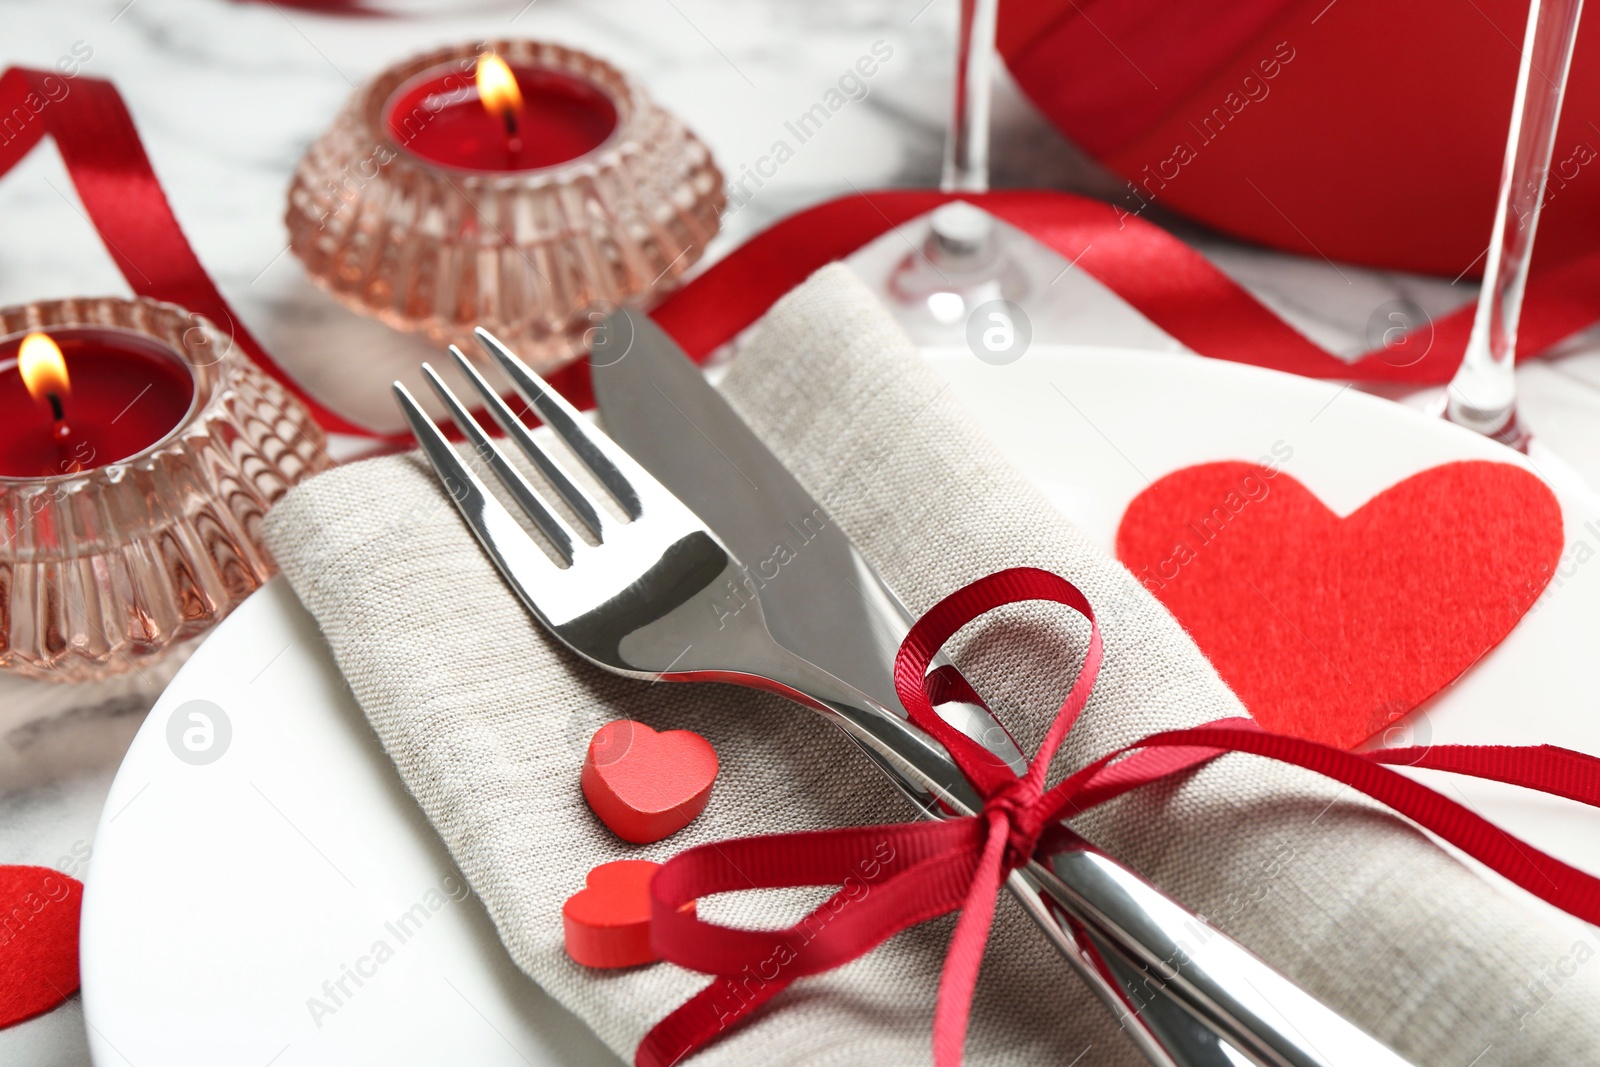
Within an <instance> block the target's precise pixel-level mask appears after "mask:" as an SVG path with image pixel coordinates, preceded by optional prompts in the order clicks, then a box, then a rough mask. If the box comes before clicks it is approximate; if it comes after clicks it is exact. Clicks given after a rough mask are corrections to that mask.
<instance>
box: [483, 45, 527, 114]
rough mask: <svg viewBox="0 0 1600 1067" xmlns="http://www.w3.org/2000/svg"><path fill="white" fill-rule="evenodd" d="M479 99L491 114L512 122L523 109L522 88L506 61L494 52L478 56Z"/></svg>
mask: <svg viewBox="0 0 1600 1067" xmlns="http://www.w3.org/2000/svg"><path fill="white" fill-rule="evenodd" d="M477 82H478V99H479V100H481V101H483V106H484V107H486V108H488V109H489V113H490V114H491V115H497V116H499V117H500V118H501V120H503V121H506V122H507V123H510V122H512V121H514V119H515V117H516V113H517V112H519V111H521V110H522V90H521V89H518V88H517V79H516V75H514V74H512V73H511V68H510V67H508V66H506V61H505V60H503V59H501V58H500V57H499V56H497V55H495V54H494V53H493V52H488V53H485V54H484V55H482V56H479V57H478V74H477Z"/></svg>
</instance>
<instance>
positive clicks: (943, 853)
mask: <svg viewBox="0 0 1600 1067" xmlns="http://www.w3.org/2000/svg"><path fill="white" fill-rule="evenodd" d="M1028 600H1043V601H1050V602H1053V603H1057V604H1062V605H1065V606H1066V607H1069V608H1072V609H1073V610H1075V611H1077V612H1078V613H1080V614H1081V615H1083V616H1084V617H1085V618H1086V619H1088V620H1089V623H1090V636H1089V646H1088V650H1087V652H1086V653H1085V655H1084V660H1083V665H1082V666H1081V667H1080V668H1079V670H1078V677H1077V679H1076V680H1075V681H1074V682H1073V684H1072V688H1071V690H1070V691H1069V692H1068V693H1067V696H1066V699H1065V700H1064V701H1063V702H1062V704H1061V708H1060V710H1059V711H1057V712H1056V717H1055V719H1054V721H1053V722H1052V723H1051V724H1050V728H1049V730H1048V732H1047V733H1046V735H1045V738H1044V741H1043V743H1042V744H1041V745H1040V746H1039V751H1038V752H1037V753H1036V754H1035V755H1034V757H1033V760H1032V761H1031V762H1030V763H1029V764H1028V769H1027V771H1026V773H1024V774H1023V775H1021V776H1018V775H1016V774H1014V773H1013V772H1012V771H1011V770H1010V769H1009V768H1007V767H1006V765H1005V764H1003V763H1001V762H999V761H998V760H997V759H996V758H995V757H994V756H993V755H992V754H991V753H990V752H988V750H986V749H984V748H983V747H982V746H981V745H979V744H977V743H976V742H974V741H972V740H971V739H969V738H968V737H967V736H966V735H965V734H962V733H961V732H959V731H957V730H956V729H954V728H953V727H951V726H949V725H947V724H946V723H945V722H944V720H942V719H941V718H939V716H938V715H937V714H936V713H935V712H934V710H933V703H932V701H931V700H930V690H937V689H940V688H947V687H948V686H950V685H951V682H950V679H949V678H948V677H943V676H941V673H940V672H938V671H935V672H933V673H932V674H929V673H928V668H929V666H930V664H931V663H932V661H933V657H934V656H935V655H936V654H937V653H938V651H939V649H940V647H941V646H942V645H943V644H944V643H945V642H946V641H947V640H949V638H950V637H951V636H953V635H954V634H955V633H956V631H958V630H960V629H961V628H962V627H963V626H965V625H966V624H967V623H969V622H971V621H973V620H974V619H977V618H978V617H980V616H982V615H984V614H985V613H987V612H989V611H992V610H994V609H995V608H998V607H1002V606H1004V605H1006V604H1014V603H1019V602H1022V601H1028ZM1100 657H1101V644H1100V628H1099V624H1098V623H1096V622H1095V618H1094V612H1093V610H1092V609H1091V608H1090V605H1089V602H1088V600H1087V598H1085V597H1084V595H1083V594H1082V593H1081V592H1080V591H1079V590H1078V588H1077V587H1076V586H1074V585H1073V584H1072V583H1071V582H1068V581H1067V580H1066V579H1064V578H1061V577H1059V576H1058V575H1055V574H1052V573H1050V572H1048V571H1042V570H1036V569H1034V568H1028V567H1022V568H1015V569H1011V570H1005V571H1000V572H998V573H996V574H992V575H989V576H988V577H986V578H981V579H979V580H978V581H976V582H973V583H972V584H971V585H968V586H966V587H964V588H962V589H959V590H957V591H956V592H954V593H952V594H951V595H950V596H948V597H946V598H945V599H943V600H941V601H940V602H939V603H938V604H936V605H934V607H933V608H932V610H930V611H929V612H928V613H927V614H926V615H924V616H923V617H922V618H921V619H919V620H918V621H917V623H916V625H915V626H913V627H912V628H911V632H910V633H909V634H907V635H906V639H905V641H904V642H903V643H902V644H901V646H900V652H899V655H898V657H897V658H896V660H895V691H896V692H897V693H898V694H899V697H900V700H901V702H902V703H903V704H904V705H905V708H906V710H907V711H908V712H909V713H910V716H911V721H912V722H913V723H915V724H916V725H917V726H919V727H921V728H922V729H923V730H926V731H927V732H928V733H929V734H931V735H933V737H935V738H936V739H937V740H938V741H939V742H940V743H941V744H943V745H944V746H945V747H946V748H947V749H948V750H949V751H950V754H951V756H952V757H953V758H954V759H955V761H956V763H957V765H958V766H959V767H960V768H961V770H962V772H963V773H964V774H966V775H967V777H968V778H969V779H970V780H971V782H972V784H973V786H974V787H975V788H976V789H977V791H978V792H979V793H980V794H981V795H982V796H983V797H984V804H983V808H982V810H981V811H980V812H979V813H978V814H977V815H973V816H964V817H961V818H952V819H946V820H943V821H937V822H919V823H908V824H900V825H891V826H866V827H859V828H853V829H845V830H823V831H817V832H813V833H798V834H779V835H775V836H771V837H753V838H743V839H740V840H735V841H724V842H720V843H717V844H710V845H700V846H698V847H696V848H692V849H689V850H687V851H686V852H683V853H682V854H680V855H678V856H677V857H675V858H673V859H672V860H670V861H668V862H667V864H666V865H665V866H663V867H662V869H661V870H660V871H659V872H657V874H656V876H655V879H654V880H653V881H652V883H651V886H650V893H651V900H652V916H651V924H652V927H651V940H652V942H653V943H654V945H655V948H656V950H657V951H658V952H659V953H660V955H661V957H662V958H663V959H667V960H670V961H672V962H673V963H676V964H678V965H680V966H683V967H687V968H689V969H691V970H695V971H699V972H701V973H703V974H709V975H713V976H714V978H715V980H714V981H712V983H711V984H710V985H708V986H706V987H705V988H704V989H702V990H701V991H700V992H699V993H698V994H696V995H695V996H694V997H693V998H691V999H690V1000H689V1001H687V1002H686V1003H684V1004H683V1005H682V1006H680V1007H679V1008H677V1009H676V1010H675V1011H673V1012H672V1013H671V1014H670V1015H668V1016H667V1017H666V1018H665V1019H663V1020H662V1021H661V1022H660V1023H658V1024H656V1026H655V1027H654V1028H653V1029H652V1030H651V1031H650V1032H649V1033H648V1034H646V1035H645V1038H644V1040H643V1041H642V1042H641V1043H640V1045H639V1048H638V1050H637V1051H636V1053H635V1054H634V1063H635V1064H636V1065H637V1067H668V1065H670V1064H675V1063H677V1062H679V1061H680V1060H682V1059H683V1058H684V1057H686V1056H689V1055H692V1054H693V1053H694V1052H696V1051H697V1050H699V1049H700V1048H702V1047H704V1046H705V1045H706V1044H708V1043H709V1042H711V1041H713V1040H715V1039H716V1038H717V1037H718V1036H719V1035H720V1034H722V1033H723V1032H724V1031H725V1030H726V1029H727V1028H728V1027H730V1026H732V1025H735V1024H736V1023H738V1022H739V1021H740V1020H741V1019H743V1018H744V1017H745V1016H747V1015H749V1014H750V1013H751V1012H753V1011H755V1010H756V1009H757V1008H759V1007H760V1006H761V1005H762V1004H764V1003H766V1002H767V1001H768V1000H770V999H772V997H774V996H776V995H777V994H778V993H779V992H780V991H782V990H783V989H784V988H785V987H786V986H787V985H788V984H789V983H790V982H792V981H794V980H795V979H796V978H801V977H804V976H805V975H808V974H817V973H819V972H821V971H826V970H829V969H831V968H834V967H838V966H840V965H842V964H845V963H848V962H850V961H851V960H853V959H855V958H857V957H858V956H861V955H862V954H864V953H866V952H868V951H869V950H871V949H872V948H874V947H875V946H877V945H878V944H880V943H882V942H883V941H885V940H887V939H888V938H890V937H892V936H894V935H895V934H896V933H898V932H900V931H901V930H904V929H906V928H907V927H909V926H914V925H916V924H918V923H921V922H925V921H927V920H928V919H932V918H935V917H937V916H940V915H945V914H948V913H949V912H952V911H956V910H958V909H959V911H960V917H959V918H958V919H957V921H956V928H955V932H954V933H953V934H952V936H951V938H950V948H949V951H948V952H947V954H946V956H945V963H944V971H943V974H942V975H941V977H940V982H939V994H938V1003H937V1006H936V1009H935V1015H934V1024H933V1049H934V1062H935V1063H936V1064H938V1065H939V1067H951V1065H956V1064H959V1063H960V1062H961V1055H962V1046H963V1044H964V1042H965V1038H966V1032H967V1018H968V1013H969V1010H970V1006H971V1001H972V993H973V990H974V988H975V987H976V984H977V979H978V968H979V964H980V963H981V961H982V958H983V951H984V946H985V944H986V942H987V941H988V936H989V928H990V925H991V923H992V922H993V918H994V908H995V899H996V897H997V895H998V893H999V891H1000V887H1001V885H1002V884H1003V882H1004V880H1005V876H1006V874H1007V873H1008V872H1009V871H1011V870H1013V869H1015V868H1017V867H1019V866H1021V865H1022V864H1024V863H1026V862H1027V861H1028V858H1029V857H1030V856H1032V854H1033V852H1034V848H1035V845H1036V844H1037V842H1038V840H1039V837H1040V834H1041V833H1042V832H1043V831H1044V829H1045V828H1046V827H1048V826H1049V825H1051V824H1052V823H1054V822H1056V821H1057V820H1058V819H1061V818H1063V817H1066V816H1069V815H1074V814H1077V813H1079V812H1082V811H1085V810H1087V809H1089V808H1092V807H1094V806H1095V805H1097V804H1102V803H1104V802H1106V801H1108V800H1111V799H1113V798H1115V797H1118V796H1121V795H1123V794H1124V793H1127V792H1128V791H1129V790H1132V789H1136V788H1138V787H1139V786H1142V785H1147V784H1149V783H1151V782H1154V781H1157V780H1159V779H1162V778H1166V777H1168V776H1170V775H1173V774H1176V773H1178V772H1181V771H1185V770H1189V769H1191V768H1194V767H1196V766H1198V765H1200V764H1202V763H1205V762H1206V761H1208V760H1211V759H1214V758H1215V757H1217V756H1219V755H1222V754H1223V753H1225V752H1247V753H1253V754H1255V755H1258V756H1266V757H1268V758H1270V759H1275V760H1278V761H1279V762H1282V763H1288V764H1291V765H1293V766H1297V767H1304V768H1307V769H1309V770H1313V771H1316V772H1318V773H1319V774H1322V775H1324V776H1325V777H1328V778H1332V779H1333V780H1335V781H1338V782H1342V783H1344V784H1345V785H1347V786H1349V787H1351V788H1352V789H1355V790H1357V791H1359V792H1361V793H1365V794H1366V795H1367V796H1369V797H1372V798H1373V799H1375V800H1378V801H1381V802H1382V803H1384V804H1386V805H1388V806H1389V807H1390V808H1391V809H1392V810H1394V811H1395V812H1397V813H1399V814H1401V815H1404V816H1405V817H1407V818H1409V819H1410V820H1412V821H1413V822H1415V823H1416V824H1418V825H1419V826H1421V827H1423V828H1424V829H1427V830H1429V831H1431V832H1432V833H1434V834H1436V835H1438V836H1439V837H1440V838H1442V839H1443V840H1445V841H1448V842H1450V843H1451V844H1453V845H1455V846H1456V847H1458V848H1460V849H1461V850H1462V851H1463V852H1465V853H1467V854H1468V855H1470V856H1472V857H1473V858H1475V859H1477V860H1478V861H1479V862H1481V863H1483V864H1484V865H1485V866H1487V867H1489V868H1491V869H1493V870H1495V871H1497V872H1498V873H1500V874H1502V875H1504V876H1505V877H1507V878H1509V879H1510V880H1511V881H1513V882H1515V883H1516V884H1518V885H1520V886H1522V888H1524V889H1526V890H1528V891H1529V892H1531V893H1533V894H1535V895H1536V896H1539V897H1542V898H1543V899H1545V900H1547V901H1549V902H1550V903H1552V904H1555V905H1556V906H1558V907H1560V908H1563V909H1564V910H1566V911H1568V912H1570V913H1571V914H1573V915H1575V916H1577V917H1578V918H1580V919H1583V920H1584V921H1586V922H1590V923H1594V922H1597V921H1600V879H1596V878H1594V877H1592V876H1590V875H1588V874H1585V873H1584V872H1582V871H1579V870H1577V869H1575V868H1573V867H1570V866H1568V865H1567V864H1565V863H1562V862H1561V861H1560V860H1558V859H1555V858H1554V857H1552V856H1549V855H1547V854H1545V853H1543V852H1541V851H1539V850H1538V849H1536V848H1534V847H1533V846H1531V845H1528V844H1526V843H1524V842H1522V841H1519V840H1517V839H1516V838H1514V837H1512V836H1511V835H1510V834H1507V833H1506V832H1505V831H1503V830H1501V829H1499V828H1498V827H1496V826H1495V825H1494V824H1492V823H1490V822H1488V821H1487V820H1485V819H1483V818H1482V817H1480V816H1478V815H1476V814H1474V813H1473V812H1471V811H1470V810H1468V809H1467V808H1465V807H1463V806H1462V805H1460V804H1457V803H1456V802H1454V801H1452V800H1450V799H1448V798H1447V797H1445V796H1443V795H1441V794H1439V793H1436V792H1434V791H1433V790H1432V789H1429V788H1428V787H1426V786H1424V785H1420V784H1418V783H1417V782H1415V781H1413V780H1412V779H1410V778H1408V777H1406V776H1405V775H1402V774H1399V773H1397V772H1395V771H1393V770H1391V769H1389V767H1388V766H1386V764H1395V765H1402V766H1410V767H1421V768H1426V769H1430V770H1440V771H1452V772H1455V773H1457V774H1467V775H1472V776H1474V777H1478V778H1488V779H1493V780H1495V781H1500V782H1508V783H1511V784H1514V785H1520V786H1525V787H1527V788H1531V789H1538V790H1541V791H1543V792H1547V793H1552V794H1555V795H1557V796H1564V797H1568V798H1570V799H1572V800H1577V801H1580V802H1582V803H1585V804H1589V805H1591V806H1596V807H1600V760H1597V759H1595V758H1593V757H1591V756H1586V755H1584V754H1582V753H1579V752H1572V751H1569V750H1567V749H1561V748H1555V747H1552V746H1548V745H1543V746H1536V747H1527V748H1518V747H1509V746H1499V745H1490V746H1482V747H1474V746H1461V745H1444V746H1437V747H1415V748H1398V749H1384V750H1382V751H1379V752H1371V753H1353V752H1346V751H1344V750H1342V749H1337V748H1332V747H1330V746H1328V745H1323V744H1320V743H1318V742H1315V741H1307V740H1303V739H1301V738H1297V737H1289V736H1286V735H1283V734H1274V733H1268V732H1267V731H1265V730H1263V729H1261V728H1260V727H1259V726H1257V725H1256V724H1255V723H1254V722H1252V721H1251V720H1249V719H1221V720H1218V721H1216V722H1211V723H1206V724H1204V725H1202V726H1197V727H1192V728H1188V729H1181V730H1167V731H1163V732H1161V733H1156V734H1152V735H1150V736H1148V737H1145V738H1142V739H1141V740H1139V741H1136V742H1134V743H1133V744H1130V745H1126V746H1124V747H1122V748H1119V749H1117V750H1116V751H1114V752H1110V753H1108V754H1106V755H1105V756H1102V757H1101V758H1099V759H1097V760H1095V761H1094V762H1092V763H1090V764H1089V765H1088V766H1086V767H1083V768H1082V769H1080V770H1078V771H1077V772H1075V773H1074V774H1072V775H1070V776H1069V777H1067V778H1066V779H1064V780H1062V781H1061V782H1059V783H1058V784H1057V785H1055V786H1054V787H1052V788H1049V789H1046V788H1045V775H1046V772H1047V770H1048V768H1049V765H1050V761H1051V759H1052V758H1053V757H1054V756H1055V754H1056V751H1057V749H1058V748H1059V747H1060V746H1061V744H1062V742H1063V741H1064V740H1065V739H1066V737H1067V734H1068V732H1069V731H1070V730H1071V728H1072V726H1073V724H1074V722H1076V721H1077V718H1078V716H1079V714H1080V713H1081V712H1082V711H1083V708H1084V705H1085V704H1086V703H1087V702H1088V700H1089V694H1090V692H1091V690H1092V689H1093V688H1094V682H1095V676H1096V674H1097V673H1098V671H1099V668H1100ZM829 885H836V886H842V888H841V889H840V890H839V891H838V892H836V893H835V894H834V895H833V896H831V897H830V898H829V899H828V900H827V901H826V902H825V903H823V904H822V905H821V906H820V907H818V908H817V909H816V910H815V911H813V912H811V913H810V914H809V915H807V916H806V917H805V918H804V919H802V920H801V921H800V922H799V923H796V924H795V925H793V926H791V927H789V928H788V929H784V930H777V931H772V930H741V929H736V928H732V927H726V926H718V925H716V924H715V923H710V922H707V921H705V920H704V919H703V918H701V917H700V916H699V915H698V914H696V913H686V912H684V911H681V910H680V909H681V908H682V907H683V905H685V904H687V903H688V902H689V901H691V900H696V899H698V898H700V897H704V896H708V895H711V894H715V893H726V892H732V891H736V890H748V889H777V888H792V887H797V886H829Z"/></svg>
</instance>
